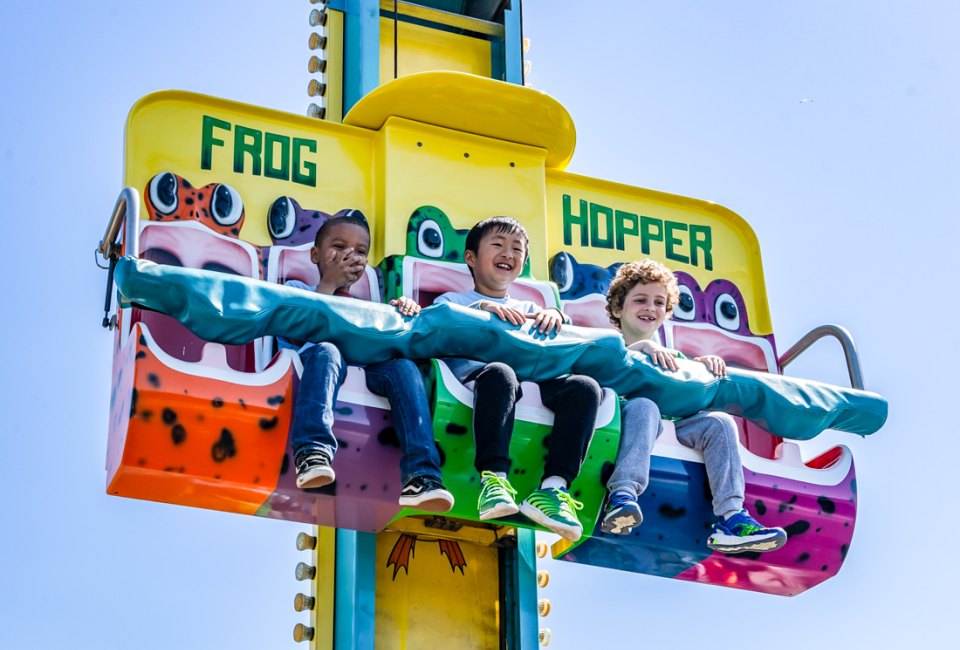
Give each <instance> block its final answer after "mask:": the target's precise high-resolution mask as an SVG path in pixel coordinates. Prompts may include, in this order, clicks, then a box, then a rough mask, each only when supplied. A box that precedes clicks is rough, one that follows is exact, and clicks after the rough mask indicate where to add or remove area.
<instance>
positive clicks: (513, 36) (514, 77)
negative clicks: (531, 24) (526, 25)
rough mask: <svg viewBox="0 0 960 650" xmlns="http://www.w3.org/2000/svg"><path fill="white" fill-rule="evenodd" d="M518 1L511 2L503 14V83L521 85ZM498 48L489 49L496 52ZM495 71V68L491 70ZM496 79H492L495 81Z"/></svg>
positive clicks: (521, 67)
mask: <svg viewBox="0 0 960 650" xmlns="http://www.w3.org/2000/svg"><path fill="white" fill-rule="evenodd" d="M520 16H521V11H520V0H513V2H511V3H510V9H507V10H505V11H504V12H503V33H504V39H503V50H502V52H503V65H504V69H503V72H504V76H503V77H502V78H503V79H504V81H508V82H510V83H512V84H518V85H521V86H522V85H523V28H522V26H521V20H520ZM498 49H500V48H496V47H494V48H491V50H492V51H494V52H496V51H497V50H498ZM493 69H494V70H496V66H494V68H493ZM496 78H497V77H494V79H496Z"/></svg>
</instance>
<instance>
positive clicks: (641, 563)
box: [561, 456, 715, 578]
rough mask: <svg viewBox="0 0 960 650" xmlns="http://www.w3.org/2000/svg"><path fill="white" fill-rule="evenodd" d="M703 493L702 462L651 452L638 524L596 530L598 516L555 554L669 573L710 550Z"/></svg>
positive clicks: (709, 521)
mask: <svg viewBox="0 0 960 650" xmlns="http://www.w3.org/2000/svg"><path fill="white" fill-rule="evenodd" d="M709 495H710V487H709V486H708V485H707V475H706V472H705V471H704V468H703V464H701V463H693V462H688V461H681V460H676V459H673V458H663V457H660V456H655V457H654V458H653V462H652V464H651V468H650V483H649V486H648V488H647V490H646V492H644V493H643V494H642V495H640V498H639V499H638V502H639V504H640V509H641V510H642V511H643V525H642V526H638V527H637V528H636V529H634V531H633V532H632V533H630V535H628V536H620V535H610V534H607V533H602V532H601V530H600V524H601V523H602V520H601V521H598V522H597V527H596V529H595V530H594V531H593V536H592V537H591V538H590V539H588V540H586V541H585V542H584V543H582V544H580V545H579V546H578V547H576V548H575V549H573V550H572V551H570V552H569V553H568V554H567V555H564V556H563V558H561V559H564V560H567V561H571V562H579V563H583V564H589V565H592V566H602V567H607V568H610V569H619V570H621V571H632V572H635V573H646V574H648V575H657V576H664V577H668V578H672V577H674V576H676V575H677V574H679V573H682V572H684V571H686V570H687V569H689V568H691V567H693V566H695V565H697V564H698V563H700V562H701V561H703V560H704V559H706V558H707V557H709V556H710V555H712V554H713V551H711V550H709V549H708V548H707V545H706V541H707V536H708V535H709V533H710V528H711V524H712V523H713V521H714V519H715V518H714V516H713V510H712V508H711V506H710V496H709Z"/></svg>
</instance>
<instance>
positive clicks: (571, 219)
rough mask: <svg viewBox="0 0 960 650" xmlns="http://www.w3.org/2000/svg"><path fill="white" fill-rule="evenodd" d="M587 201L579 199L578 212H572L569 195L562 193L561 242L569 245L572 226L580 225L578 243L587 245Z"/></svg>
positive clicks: (571, 241) (571, 238) (571, 237)
mask: <svg viewBox="0 0 960 650" xmlns="http://www.w3.org/2000/svg"><path fill="white" fill-rule="evenodd" d="M588 219H589V215H588V213H587V202H586V201H584V200H583V199H580V214H573V213H572V212H571V211H570V195H569V194H564V195H563V244H564V245H565V246H570V245H571V244H572V243H573V232H572V231H573V226H574V225H577V226H580V245H581V246H588V245H589V244H588V236H589V235H588V232H587V221H588Z"/></svg>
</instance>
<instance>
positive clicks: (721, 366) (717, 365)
mask: <svg viewBox="0 0 960 650" xmlns="http://www.w3.org/2000/svg"><path fill="white" fill-rule="evenodd" d="M693 360H694V361H699V362H700V363H702V364H703V365H705V366H706V367H707V370H709V371H710V372H712V373H713V375H714V376H715V377H726V376H727V362H726V361H724V360H723V358H722V357H718V356H717V355H715V354H706V355H704V356H702V357H694V358H693Z"/></svg>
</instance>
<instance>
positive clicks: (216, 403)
mask: <svg viewBox="0 0 960 650" xmlns="http://www.w3.org/2000/svg"><path fill="white" fill-rule="evenodd" d="M210 403H211V404H213V408H215V409H218V408H223V398H221V397H214V398H213V400H212V401H211V402H210Z"/></svg>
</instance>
